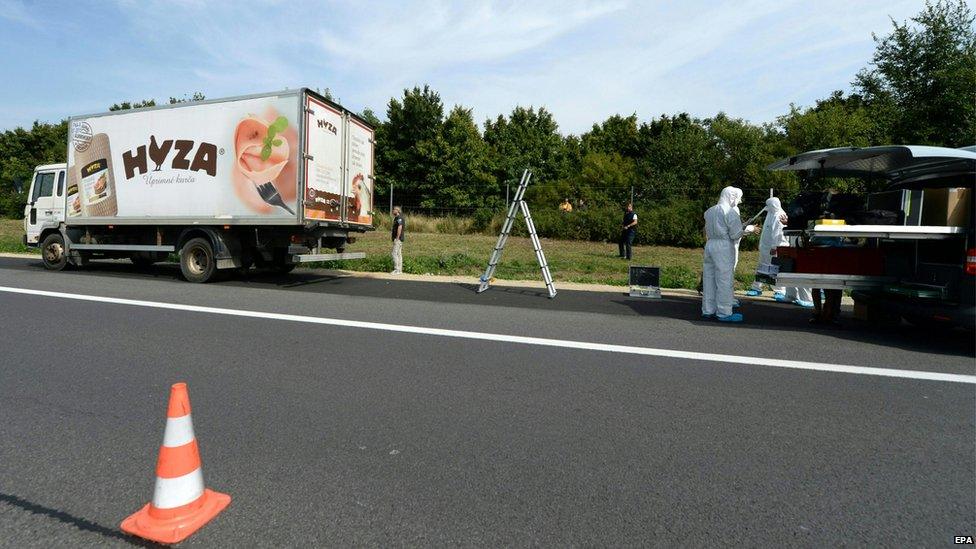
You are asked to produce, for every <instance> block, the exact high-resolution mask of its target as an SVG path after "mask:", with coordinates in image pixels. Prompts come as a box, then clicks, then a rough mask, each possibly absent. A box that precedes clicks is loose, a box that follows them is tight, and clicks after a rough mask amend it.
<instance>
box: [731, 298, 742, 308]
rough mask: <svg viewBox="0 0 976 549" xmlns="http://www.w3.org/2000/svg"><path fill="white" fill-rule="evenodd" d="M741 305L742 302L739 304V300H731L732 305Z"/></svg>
mask: <svg viewBox="0 0 976 549" xmlns="http://www.w3.org/2000/svg"><path fill="white" fill-rule="evenodd" d="M741 305H742V304H741V303H739V300H738V299H733V300H732V306H733V307H739V306H741Z"/></svg>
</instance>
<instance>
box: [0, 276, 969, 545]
mask: <svg viewBox="0 0 976 549" xmlns="http://www.w3.org/2000/svg"><path fill="white" fill-rule="evenodd" d="M0 286H3V287H11V288H22V289H36V290H47V291H53V292H64V293H68V294H81V295H87V296H107V297H114V298H123V299H134V300H145V301H152V302H162V303H170V304H193V305H203V306H209V307H222V308H227V309H235V310H245V311H260V312H274V313H287V314H294V315H307V316H312V317H322V318H330V319H344V320H354V321H364V322H376V323H390V324H396V325H401V326H420V327H429V328H445V329H453V330H468V331H475V332H486V333H492V334H508V335H517V336H532V337H542V338H557V339H560V340H567V341H583V342H595V343H608V344H618V345H629V346H638V347H644V348H659V349H668V350H680V351H697V352H708V353H718V354H727V355H735V356H740V357H741V356H744V357H757V358H774V359H786V360H799V361H811V362H821V363H828V364H840V365H852V366H866V367H871V368H888V369H895V370H904V371H906V372H910V371H926V372H942V373H951V374H964V375H973V374H976V360H974V345H973V343H974V342H973V337H972V334H971V333H965V332H947V331H941V330H927V331H926V330H918V329H913V328H909V327H907V326H902V327H894V328H879V327H872V326H866V325H863V324H861V323H859V322H858V321H855V320H853V319H849V318H848V319H845V321H844V326H843V328H842V329H839V330H819V329H813V328H811V327H810V326H809V325H808V324H807V323H806V313H805V312H804V311H802V310H800V309H798V308H795V307H792V306H786V305H780V304H776V303H770V302H745V303H744V305H743V307H742V312H743V313H744V314H745V316H746V323H745V324H743V325H739V326H726V325H719V324H718V323H714V322H707V321H702V320H700V319H699V316H698V302H697V300H694V299H689V298H666V299H664V300H662V301H660V302H650V301H641V300H635V299H630V298H627V297H626V296H624V295H623V294H621V295H614V294H606V293H588V292H560V294H559V296H558V297H557V298H556V299H555V300H549V299H546V298H545V297H544V295H543V293H542V292H541V291H535V290H526V289H500V288H496V289H493V290H491V291H489V292H488V293H485V294H480V295H478V294H475V293H474V289H473V287H472V286H467V285H452V284H432V283H420V282H405V281H392V282H391V281H383V280H369V279H360V278H337V277H332V276H325V275H322V274H321V273H315V272H299V273H294V274H293V275H291V276H287V277H278V276H271V275H255V276H252V277H250V278H248V279H247V280H227V281H224V282H219V283H215V284H208V285H192V284H188V283H185V282H181V281H179V280H178V277H177V271H176V269H175V268H174V267H173V266H166V265H164V266H157V267H155V268H153V269H151V270H149V271H139V270H137V269H135V268H134V267H132V266H128V265H124V264H112V263H107V264H101V265H92V266H91V268H89V269H86V270H84V271H69V272H62V273H49V272H46V271H44V270H43V269H42V268H41V267H40V266H39V263H38V261H36V260H33V259H13V258H0ZM747 362H748V361H747ZM175 381H187V382H188V383H189V388H190V396H191V399H192V404H193V421H194V425H195V427H196V435H197V438H198V440H199V442H200V446H201V452H202V456H203V465H204V473H205V478H206V480H207V485H208V486H209V487H211V488H213V489H216V490H219V491H223V492H226V493H229V494H230V495H231V496H232V497H233V502H232V503H231V506H230V507H229V508H228V509H227V510H226V511H225V512H224V513H223V514H221V515H220V516H218V517H217V518H216V519H215V520H214V521H213V522H212V523H211V524H209V525H207V526H206V527H205V528H204V529H203V530H201V531H200V532H199V533H197V534H196V535H194V536H193V537H191V538H190V539H189V540H188V541H187V542H185V545H186V546H217V545H219V546H267V547H272V546H274V547H280V546H348V545H374V546H378V545H382V546H388V545H464V546H486V545H490V546H497V545H518V546H521V545H559V546H565V545H614V546H624V545H626V546H632V545H657V546H675V545H682V546H686V545H692V546H700V545H706V544H709V545H711V544H716V543H719V544H723V545H727V544H747V545H772V544H798V545H816V546H836V545H841V544H844V545H868V544H870V545H891V546H894V545H902V546H932V545H943V544H949V543H951V542H952V538H953V536H956V535H972V534H973V533H974V532H976V518H974V517H976V457H974V456H976V442H974V432H976V426H974V417H976V389H974V387H976V385H973V384H970V383H953V382H944V381H928V380H919V379H910V378H900V377H878V376H873V375H859V374H850V373H833V372H822V371H810V370H803V369H784V368H777V367H770V366H758V365H753V364H749V363H747V364H731V363H727V362H717V361H709V360H688V359H683V358H670V357H663V356H638V355H634V354H626V353H610V352H600V351H592V350H580V349H572V348H561V347H549V346H540V345H531V344H521V343H512V342H510V341H504V340H503V341H486V340H476V339H470V338H458V337H442V336H437V335H425V334H418V333H402V332H394V331H388V330H383V329H372V328H370V327H363V326H329V325H321V324H313V323H308V322H289V321H284V320H275V319H268V318H253V317H237V316H230V315H226V314H212V313H206V312H194V311H186V310H169V309H160V308H157V307H147V306H137V305H132V304H118V303H104V302H92V301H79V300H75V299H62V298H56V297H47V296H40V295H24V294H15V293H10V292H4V291H0V545H3V546H11V547H25V546H43V547H49V546H65V545H68V546H78V545H99V546H104V545H117V546H124V545H128V544H131V543H139V542H138V541H137V540H135V539H134V538H129V537H127V536H125V535H123V534H121V533H120V532H119V531H118V524H119V522H121V520H122V519H123V518H124V517H125V516H127V515H128V514H130V513H132V512H134V511H135V510H136V509H138V508H139V507H140V506H142V505H143V504H145V503H146V502H147V501H148V500H149V499H150V497H151V495H152V494H151V492H152V485H153V472H154V465H155V460H156V452H157V450H158V447H159V444H160V442H161V440H162V429H163V425H164V418H165V406H166V398H167V395H168V387H169V384H171V383H173V382H175Z"/></svg>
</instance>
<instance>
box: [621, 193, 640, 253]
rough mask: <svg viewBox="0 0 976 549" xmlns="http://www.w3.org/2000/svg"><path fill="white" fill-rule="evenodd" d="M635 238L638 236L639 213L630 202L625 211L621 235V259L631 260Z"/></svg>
mask: <svg viewBox="0 0 976 549" xmlns="http://www.w3.org/2000/svg"><path fill="white" fill-rule="evenodd" d="M635 236H637V212H635V211H634V205H633V204H631V203H630V202H628V203H627V209H626V211H624V222H623V229H622V231H621V233H620V257H621V258H623V259H627V260H630V256H631V248H632V246H633V245H634V237H635Z"/></svg>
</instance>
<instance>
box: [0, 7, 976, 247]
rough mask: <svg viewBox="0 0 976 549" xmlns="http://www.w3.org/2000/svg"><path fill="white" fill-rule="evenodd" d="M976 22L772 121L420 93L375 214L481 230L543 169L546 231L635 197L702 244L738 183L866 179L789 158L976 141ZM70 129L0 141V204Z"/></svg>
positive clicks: (938, 18)
mask: <svg viewBox="0 0 976 549" xmlns="http://www.w3.org/2000/svg"><path fill="white" fill-rule="evenodd" d="M973 23H974V17H973V14H972V13H971V11H970V9H969V7H968V6H967V4H966V3H965V2H964V1H963V0H938V1H935V2H927V3H926V4H925V6H924V8H923V9H922V10H921V11H920V12H919V13H918V14H917V15H916V16H915V17H913V18H912V19H911V20H910V21H907V22H901V23H899V22H896V21H892V28H891V30H890V32H889V33H887V34H885V35H883V36H874V40H875V51H874V53H873V56H872V58H871V59H870V60H867V64H866V66H865V67H864V68H863V69H862V70H861V71H860V72H858V73H857V75H856V76H855V78H854V80H853V82H852V83H851V91H849V92H843V91H835V92H833V93H831V94H829V95H827V96H826V97H824V98H823V99H820V100H818V101H816V102H815V104H814V105H812V106H808V107H798V106H791V108H790V110H789V112H787V113H784V114H783V115H782V116H780V117H778V118H777V119H776V120H775V121H773V122H769V123H765V124H753V123H750V122H748V121H746V120H743V119H741V118H736V117H734V116H731V115H728V114H725V113H719V114H717V115H715V116H713V117H710V118H697V117H693V116H690V115H688V114H684V113H682V114H676V115H661V116H658V117H655V118H651V119H647V120H642V119H640V118H639V117H638V115H637V114H636V113H634V114H630V115H614V116H611V117H609V118H607V119H606V120H604V121H602V122H600V123H596V124H594V125H593V126H592V128H591V129H590V130H589V131H587V132H584V133H582V134H581V135H564V134H562V133H561V132H560V131H559V127H558V125H557V123H556V120H555V118H554V116H553V114H552V113H551V112H549V111H548V110H547V109H546V108H545V107H538V108H536V107H531V106H530V107H522V106H519V107H516V108H515V109H514V110H513V111H512V112H511V113H509V114H507V115H498V116H497V117H495V118H490V119H488V120H486V121H485V122H484V124H483V125H482V126H480V127H479V125H478V124H477V123H476V121H475V119H474V117H473V115H472V111H471V109H469V108H465V107H464V106H461V105H455V106H453V107H451V108H450V109H448V108H447V107H446V106H445V105H444V103H443V101H442V100H441V98H440V95H439V94H438V93H437V92H436V91H435V90H433V89H432V88H430V87H429V86H426V85H424V86H416V87H414V88H412V89H407V90H404V92H403V95H402V96H400V97H395V98H392V99H390V101H389V103H388V105H387V108H386V113H385V118H382V119H381V118H380V117H379V116H378V115H377V114H376V113H374V112H373V111H370V110H368V109H367V110H365V111H364V112H362V113H361V115H362V117H363V118H364V119H366V120H367V121H369V122H370V123H371V124H373V125H374V126H375V127H376V208H377V209H378V210H381V211H383V210H385V206H386V204H387V203H388V200H389V192H390V188H391V186H392V189H393V196H394V201H395V202H396V203H397V204H401V205H403V206H404V208H405V209H406V210H407V211H408V212H411V211H412V212H424V213H428V214H439V215H448V214H453V215H464V216H472V217H474V218H475V222H476V223H475V227H479V226H480V227H485V226H487V225H488V224H490V223H491V220H492V219H493V218H496V217H497V216H498V214H499V212H500V211H501V210H502V209H503V208H504V203H505V197H506V187H510V188H511V189H512V190H513V191H514V187H515V185H516V184H517V182H518V179H519V176H520V175H521V173H522V170H524V169H526V168H528V169H531V170H532V171H533V174H534V178H533V184H532V185H531V186H530V187H529V191H528V193H527V199H528V200H529V202H530V204H531V205H532V206H533V211H534V212H535V214H534V215H535V216H536V218H537V219H536V221H537V225H538V226H539V229H540V232H542V233H543V234H544V235H545V236H556V237H567V238H581V239H594V240H602V239H606V238H613V237H614V236H615V234H616V226H617V225H616V224H617V221H618V220H617V217H618V212H619V208H620V206H621V205H622V204H623V203H625V202H627V201H630V200H631V199H633V201H634V203H635V206H636V208H637V209H638V211H639V212H640V213H642V214H644V215H643V216H642V219H646V220H648V221H650V222H649V223H641V224H640V225H639V226H640V229H641V230H640V232H639V233H638V242H643V243H657V244H670V245H682V246H687V245H698V244H700V239H701V234H700V233H701V212H702V210H703V209H704V208H705V207H707V206H708V205H710V204H712V203H713V202H714V201H715V198H716V197H717V195H718V192H719V190H720V189H721V188H722V187H724V186H726V185H735V186H738V187H741V188H743V189H744V191H745V194H746V203H745V205H744V212H745V213H748V212H749V211H756V210H758V208H759V207H761V204H762V202H763V200H764V199H765V197H767V196H768V193H769V189H774V190H775V192H776V193H777V194H778V195H779V196H784V197H786V198H788V197H790V196H791V195H793V194H795V193H796V192H797V190H798V189H799V188H800V187H801V186H809V185H814V184H820V185H830V186H832V187H841V188H850V187H852V186H856V185H860V184H859V183H856V182H851V181H825V182H813V181H802V180H801V178H799V177H797V176H796V175H794V174H791V173H790V174H787V173H773V172H769V171H767V170H766V166H768V165H769V164H770V163H772V162H774V161H775V160H777V159H780V158H783V157H786V156H789V155H791V154H795V153H798V152H802V151H806V150H812V149H820V148H827V147H839V146H855V147H863V146H870V145H881V144H915V145H939V146H947V147H961V146H966V145H972V144H974V141H976V87H974V83H976V31H974V25H973ZM812 70H814V71H815V70H816V69H815V68H813V69H812ZM323 93H326V94H327V95H330V90H328V89H326V90H325V91H324V92H323ZM202 98H203V96H202V94H194V96H192V97H184V98H170V102H171V103H172V102H179V101H184V100H197V99H202ZM152 104H155V103H154V102H152V100H148V101H143V102H139V103H135V104H130V103H121V104H116V105H113V106H112V107H111V109H113V110H115V109H124V108H132V107H138V106H147V105H152ZM66 132H67V125H66V122H65V121H62V122H60V123H58V124H45V123H39V122H35V123H34V125H33V127H32V128H30V129H24V128H17V129H14V130H8V131H5V132H3V134H0V212H3V213H4V214H6V215H8V216H12V217H20V216H21V215H22V207H23V203H24V202H25V201H26V196H25V194H24V193H25V192H26V189H23V188H24V187H27V186H29V183H28V179H29V178H30V175H31V171H32V169H33V167H34V166H35V165H37V164H43V163H50V162H63V161H64V156H65V150H64V148H65V142H66ZM18 188H21V189H22V190H21V192H17V189H18ZM564 199H569V200H570V201H571V203H572V204H573V205H574V208H575V209H574V211H573V212H572V214H571V215H565V214H561V213H560V212H558V211H557V207H558V205H559V203H560V202H561V201H562V200H564ZM607 220H609V221H607Z"/></svg>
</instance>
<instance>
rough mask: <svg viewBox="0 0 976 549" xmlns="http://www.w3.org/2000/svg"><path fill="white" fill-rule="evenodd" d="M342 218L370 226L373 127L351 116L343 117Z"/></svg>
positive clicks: (351, 222) (371, 212) (371, 223)
mask: <svg viewBox="0 0 976 549" xmlns="http://www.w3.org/2000/svg"><path fill="white" fill-rule="evenodd" d="M346 119H347V120H348V125H347V127H346V186H345V196H346V207H345V214H346V216H345V221H346V222H348V223H350V224H353V225H368V226H372V225H373V143H374V136H373V130H372V128H370V127H369V126H367V125H366V124H364V123H363V122H360V121H359V120H358V119H357V118H355V117H353V116H348V115H347V116H346Z"/></svg>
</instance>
